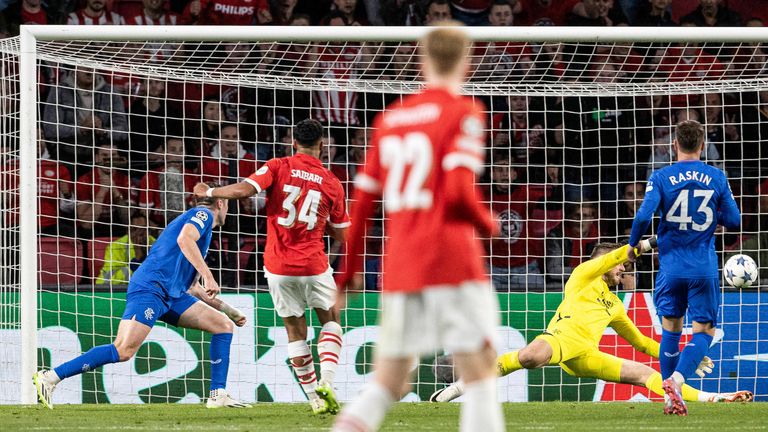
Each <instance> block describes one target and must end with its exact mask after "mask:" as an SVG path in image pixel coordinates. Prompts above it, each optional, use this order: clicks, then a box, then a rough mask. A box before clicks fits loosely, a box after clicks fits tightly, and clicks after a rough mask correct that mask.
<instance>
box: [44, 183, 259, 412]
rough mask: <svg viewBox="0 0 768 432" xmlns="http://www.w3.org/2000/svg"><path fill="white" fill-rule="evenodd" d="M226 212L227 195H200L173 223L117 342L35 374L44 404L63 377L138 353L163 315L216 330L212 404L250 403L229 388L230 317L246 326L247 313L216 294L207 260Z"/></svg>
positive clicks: (133, 288) (131, 300)
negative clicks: (224, 197) (214, 233)
mask: <svg viewBox="0 0 768 432" xmlns="http://www.w3.org/2000/svg"><path fill="white" fill-rule="evenodd" d="M226 217H227V201H225V200H221V199H213V198H206V199H199V200H198V201H197V207H194V208H191V209H189V210H187V211H186V212H184V213H182V214H181V215H180V216H178V217H177V218H176V219H174V220H173V221H172V222H171V223H170V224H168V226H167V227H166V228H165V229H164V230H163V232H162V233H161V234H160V237H158V239H157V241H156V242H155V244H154V245H152V247H151V248H150V250H149V255H147V258H146V260H144V262H143V263H142V264H141V265H140V266H139V268H138V269H137V270H136V271H135V272H134V273H133V276H132V277H131V279H130V281H129V282H128V293H127V295H126V305H125V312H124V313H123V317H122V321H120V326H119V327H118V329H117V336H116V337H115V341H114V343H111V344H108V345H100V346H97V347H93V348H91V349H90V350H88V352H86V353H85V354H82V355H81V356H79V357H77V358H75V359H73V360H70V361H68V362H66V363H64V364H62V365H59V366H58V367H56V368H54V369H51V370H42V371H39V372H37V373H36V374H35V375H34V377H33V381H34V383H35V387H37V395H38V398H39V399H40V402H42V403H43V405H45V406H46V407H48V408H53V402H52V399H51V398H52V395H53V391H54V390H55V388H56V385H57V384H58V383H59V382H60V381H61V380H63V379H66V378H69V377H71V376H73V375H77V374H81V373H83V372H88V371H90V370H93V369H96V368H97V367H99V366H103V365H105V364H108V363H117V362H124V361H127V360H128V359H130V358H131V357H133V356H134V355H135V354H136V351H138V349H139V347H141V345H142V343H143V342H144V340H145V339H146V338H147V335H148V334H149V332H150V330H152V327H153V326H154V325H155V321H157V320H160V321H163V322H166V323H168V324H171V325H173V326H176V327H182V328H191V329H198V330H202V331H206V332H208V333H211V334H212V335H213V336H211V348H210V350H211V351H210V356H211V386H210V390H211V391H210V395H209V397H208V402H207V404H206V406H207V407H208V408H220V407H230V408H246V407H250V405H247V404H244V403H241V402H238V401H236V400H234V399H232V398H231V397H230V396H229V394H227V392H226V390H225V386H226V383H227V373H228V372H229V351H230V345H231V344H232V331H233V329H234V327H233V325H232V322H230V320H232V321H233V322H235V324H237V325H238V326H242V325H244V324H245V316H244V315H243V314H242V313H241V312H240V311H238V310H237V309H235V308H233V307H231V306H229V305H228V304H226V303H224V302H223V301H221V300H220V299H218V298H216V296H217V295H218V294H219V292H221V289H220V288H219V285H218V283H216V280H215V279H214V277H213V274H212V273H211V270H210V269H209V268H208V265H207V264H206V263H205V255H206V253H207V252H208V246H209V245H210V243H211V232H212V230H213V228H214V227H216V226H220V225H223V224H224V220H225V219H226ZM198 275H199V276H198ZM198 277H201V278H202V280H203V286H201V285H200V284H199V283H198V282H197V280H198ZM190 293H191V294H190ZM198 299H201V300H203V301H202V302H201V301H198ZM214 308H215V309H214ZM217 309H218V310H217ZM219 311H221V312H224V313H225V314H226V315H227V316H226V317H225V316H224V315H222V314H221V313H220V312H219ZM227 317H229V319H227Z"/></svg>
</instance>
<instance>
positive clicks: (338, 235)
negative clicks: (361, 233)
mask: <svg viewBox="0 0 768 432" xmlns="http://www.w3.org/2000/svg"><path fill="white" fill-rule="evenodd" d="M325 231H326V232H327V233H328V235H329V236H331V238H333V239H334V240H336V241H340V242H342V243H343V242H345V241H347V238H348V235H349V225H347V226H345V227H334V226H333V225H332V224H330V223H328V225H326V228H325Z"/></svg>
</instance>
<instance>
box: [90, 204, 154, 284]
mask: <svg viewBox="0 0 768 432" xmlns="http://www.w3.org/2000/svg"><path fill="white" fill-rule="evenodd" d="M154 243H155V238H154V237H152V236H151V235H149V226H148V224H147V218H146V216H144V214H143V213H141V212H134V213H133V214H132V215H131V224H130V226H129V227H128V234H126V235H124V236H122V237H120V238H118V239H117V240H115V241H113V242H112V243H110V244H109V246H107V249H106V250H105V251H104V267H102V268H101V272H100V273H99V276H98V278H97V279H96V285H124V284H127V283H128V280H129V279H130V278H131V275H132V274H133V272H135V271H136V269H138V268H139V266H140V265H141V263H143V262H144V259H145V258H146V257H147V254H148V252H149V248H150V247H151V246H152V245H153V244H154Z"/></svg>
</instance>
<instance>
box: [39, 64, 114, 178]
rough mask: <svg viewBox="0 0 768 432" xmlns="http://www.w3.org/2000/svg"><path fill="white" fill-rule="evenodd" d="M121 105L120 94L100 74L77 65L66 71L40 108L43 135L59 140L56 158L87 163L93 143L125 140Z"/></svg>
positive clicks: (90, 157)
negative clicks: (72, 69)
mask: <svg viewBox="0 0 768 432" xmlns="http://www.w3.org/2000/svg"><path fill="white" fill-rule="evenodd" d="M124 107H125V105H124V103H123V98H122V96H120V95H119V94H117V93H115V92H114V91H113V89H112V86H110V85H109V84H107V82H106V81H105V80H104V78H103V77H102V76H101V75H100V74H97V73H95V72H94V70H93V69H90V68H84V67H78V68H77V69H76V70H74V71H68V72H67V73H65V74H64V75H63V76H62V78H61V80H60V82H59V85H58V86H56V87H55V88H54V89H53V90H52V91H51V92H50V93H49V94H48V101H47V104H46V106H45V109H44V111H43V127H44V131H45V136H46V137H47V138H48V139H50V140H51V141H54V142H57V143H59V145H58V150H59V154H58V159H59V160H61V161H63V162H68V163H72V164H89V163H90V162H91V160H92V157H93V148H92V147H91V146H92V145H94V144H99V143H116V144H120V143H122V142H124V141H125V140H126V139H127V134H126V132H127V130H128V125H127V123H128V120H127V118H126V116H125V108H124ZM70 144H75V145H74V146H72V145H70Z"/></svg>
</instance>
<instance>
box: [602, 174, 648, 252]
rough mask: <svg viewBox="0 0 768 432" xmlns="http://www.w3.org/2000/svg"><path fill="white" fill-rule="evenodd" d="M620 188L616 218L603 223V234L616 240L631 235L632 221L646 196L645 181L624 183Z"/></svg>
mask: <svg viewBox="0 0 768 432" xmlns="http://www.w3.org/2000/svg"><path fill="white" fill-rule="evenodd" d="M620 190H621V196H620V198H619V202H618V210H617V214H616V219H615V220H606V221H604V223H602V224H601V225H602V226H603V229H602V231H603V235H604V236H606V237H610V238H611V239H612V240H615V241H618V240H619V239H624V238H627V237H629V232H630V231H631V230H632V221H633V220H634V219H635V214H636V213H637V209H639V208H640V204H642V202H643V197H645V181H632V182H628V183H624V184H623V185H622V186H621V189H620Z"/></svg>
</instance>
